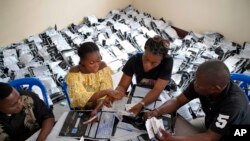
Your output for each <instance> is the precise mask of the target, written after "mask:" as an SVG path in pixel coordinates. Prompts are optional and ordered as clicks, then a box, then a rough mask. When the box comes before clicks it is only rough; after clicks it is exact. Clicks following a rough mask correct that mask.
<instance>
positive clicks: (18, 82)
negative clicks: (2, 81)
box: [9, 77, 50, 107]
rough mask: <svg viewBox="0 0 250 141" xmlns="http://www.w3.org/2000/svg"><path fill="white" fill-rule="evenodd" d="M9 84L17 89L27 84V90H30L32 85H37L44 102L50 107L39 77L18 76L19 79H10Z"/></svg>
mask: <svg viewBox="0 0 250 141" xmlns="http://www.w3.org/2000/svg"><path fill="white" fill-rule="evenodd" d="M9 84H10V85H11V86H13V87H14V88H16V89H17V90H22V89H23V86H24V85H25V86H27V85H28V88H27V90H28V91H30V92H31V91H32V87H33V86H38V87H39V88H40V89H41V91H42V95H43V101H44V103H45V104H46V105H47V106H48V107H50V106H49V102H48V97H47V91H46V87H45V86H44V85H43V83H42V82H41V81H40V80H39V79H37V78H34V77H27V78H19V79H15V80H12V81H10V82H9Z"/></svg>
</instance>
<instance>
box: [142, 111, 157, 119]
mask: <svg viewBox="0 0 250 141" xmlns="http://www.w3.org/2000/svg"><path fill="white" fill-rule="evenodd" d="M158 116H160V115H159V111H158V110H153V111H150V112H146V113H145V114H144V117H145V118H146V119H148V118H151V117H158Z"/></svg>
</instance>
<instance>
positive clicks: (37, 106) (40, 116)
mask: <svg viewBox="0 0 250 141" xmlns="http://www.w3.org/2000/svg"><path fill="white" fill-rule="evenodd" d="M30 95H31V97H32V98H33V100H34V109H33V111H34V115H35V117H36V120H37V122H38V123H39V125H40V126H41V124H42V122H43V121H44V120H45V119H48V118H54V114H53V112H52V110H51V109H50V108H48V106H47V105H46V104H45V103H44V102H43V101H42V100H41V99H40V98H39V97H38V95H37V94H35V93H32V92H31V93H30Z"/></svg>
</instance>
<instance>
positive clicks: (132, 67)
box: [116, 35, 173, 115]
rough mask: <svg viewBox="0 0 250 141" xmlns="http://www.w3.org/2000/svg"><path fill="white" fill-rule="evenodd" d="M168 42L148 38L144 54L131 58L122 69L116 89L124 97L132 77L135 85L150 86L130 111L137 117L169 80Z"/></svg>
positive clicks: (170, 66) (157, 95) (155, 98)
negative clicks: (134, 79)
mask: <svg viewBox="0 0 250 141" xmlns="http://www.w3.org/2000/svg"><path fill="white" fill-rule="evenodd" d="M168 48H169V41H168V40H164V39H162V38H161V36H159V35H156V36H154V37H153V38H149V39H148V40H147V41H146V43H145V46H144V49H145V51H144V53H143V54H142V53H138V54H136V55H134V56H132V57H131V58H130V59H129V60H128V61H127V63H126V64H125V66H124V68H123V70H122V71H123V75H122V78H121V80H120V82H119V84H118V86H117V88H116V90H118V91H119V92H120V94H122V95H125V92H126V91H127V89H128V87H129V85H130V84H131V82H132V77H133V75H135V77H136V82H137V84H142V85H147V86H151V87H152V89H151V90H150V91H149V92H148V93H147V94H146V96H145V97H144V98H143V100H142V101H140V102H139V103H137V104H136V105H135V106H134V107H132V108H131V109H130V112H133V113H134V114H135V115H137V114H138V113H139V112H140V111H141V109H142V108H143V107H144V106H146V105H148V104H150V103H152V102H154V101H155V100H157V98H158V97H159V95H160V93H161V92H162V91H163V90H164V89H165V87H166V86H167V84H168V83H169V81H170V80H171V73H172V67H173V59H172V57H170V56H169V55H168Z"/></svg>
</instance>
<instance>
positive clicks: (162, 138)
mask: <svg viewBox="0 0 250 141" xmlns="http://www.w3.org/2000/svg"><path fill="white" fill-rule="evenodd" d="M159 131H160V133H158V134H157V135H156V138H157V139H158V140H159V141H171V140H173V136H172V135H171V134H170V133H168V132H167V131H165V130H164V129H162V128H160V129H159Z"/></svg>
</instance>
